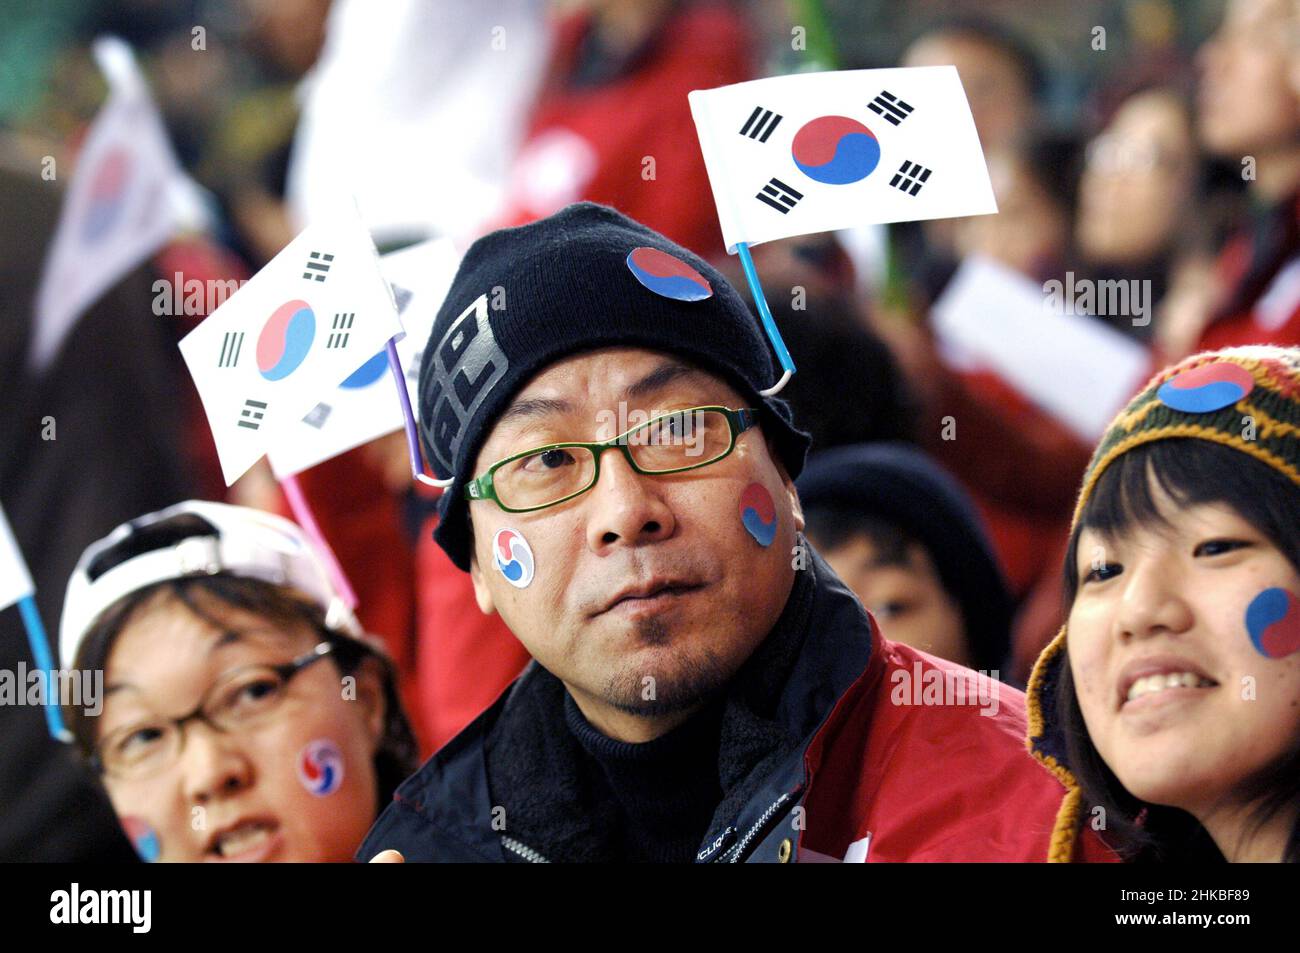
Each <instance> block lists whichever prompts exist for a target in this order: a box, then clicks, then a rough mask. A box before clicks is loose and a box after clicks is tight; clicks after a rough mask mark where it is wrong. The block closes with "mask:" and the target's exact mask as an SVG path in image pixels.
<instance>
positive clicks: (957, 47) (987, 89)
mask: <svg viewBox="0 0 1300 953" xmlns="http://www.w3.org/2000/svg"><path fill="white" fill-rule="evenodd" d="M899 65H901V66H955V67H957V75H958V76H960V77H961V84H962V88H963V89H965V90H966V99H967V101H968V102H969V103H970V111H971V115H972V116H973V117H974V119H975V128H976V130H977V131H978V132H979V136H980V144H981V145H983V146H984V151H985V152H991V151H996V150H998V149H1003V148H1006V147H1007V146H1011V145H1013V144H1014V143H1015V142H1016V140H1018V139H1020V138H1021V137H1023V136H1024V134H1025V133H1026V132H1027V131H1029V130H1030V129H1031V128H1033V127H1034V126H1036V125H1037V124H1038V123H1039V121H1040V104H1041V99H1042V97H1043V94H1044V91H1045V88H1046V85H1047V84H1046V77H1045V74H1044V72H1043V68H1042V65H1041V64H1040V62H1039V59H1038V56H1037V54H1036V53H1035V52H1034V51H1033V49H1032V48H1031V47H1030V46H1029V44H1028V43H1027V42H1026V41H1025V40H1024V39H1023V38H1022V37H1020V36H1018V35H1017V34H1016V33H1015V32H1014V31H1012V30H1011V29H1010V28H1008V27H1006V26H1004V25H1003V24H1001V23H998V22H997V21H995V20H990V19H984V18H981V17H961V18H953V19H950V20H946V21H944V22H941V23H939V24H937V25H935V26H933V27H931V28H929V29H928V30H926V31H925V32H924V33H922V34H921V35H920V36H919V37H918V38H917V39H915V40H914V41H913V42H912V44H911V45H910V46H909V47H908V48H907V52H906V53H904V54H903V58H902V61H901V63H900V64H899Z"/></svg>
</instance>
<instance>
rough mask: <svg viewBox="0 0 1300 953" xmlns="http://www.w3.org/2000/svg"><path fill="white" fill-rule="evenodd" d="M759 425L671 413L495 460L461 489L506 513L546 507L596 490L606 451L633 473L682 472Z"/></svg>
mask: <svg viewBox="0 0 1300 953" xmlns="http://www.w3.org/2000/svg"><path fill="white" fill-rule="evenodd" d="M757 423H758V411H757V410H755V409H754V408H752V407H745V408H742V409H740V410H732V409H731V408H730V407H721V406H707V407H688V408H686V409H684V410H675V411H673V412H672V413H668V414H662V415H660V416H658V417H654V418H651V419H650V420H647V421H646V422H645V423H643V424H638V425H637V426H635V427H632V428H631V429H629V430H626V431H624V432H623V433H621V434H619V435H618V436H617V437H613V438H611V439H609V440H605V441H602V442H599V443H581V442H571V443H551V444H547V445H546V446H543V447H533V448H532V449H531V450H525V451H523V452H522V453H516V454H513V455H511V456H509V457H506V458H505V459H504V460H498V461H497V462H496V463H494V464H492V466H491V467H489V468H488V471H487V473H484V474H483V475H482V476H480V477H477V478H476V479H474V480H471V481H470V482H469V483H467V484H466V485H465V498H466V499H467V500H492V501H493V502H495V503H496V505H497V506H499V507H501V509H503V510H505V511H506V512H507V513H529V512H532V511H533V510H541V509H545V508H546V507H548V506H555V505H556V504H558V503H563V502H565V501H566V500H571V499H573V498H574V497H575V496H579V495H580V494H582V493H586V492H587V491H588V490H590V489H591V488H592V487H593V486H595V485H596V481H597V480H598V479H600V458H601V455H602V454H603V453H604V452H605V451H606V450H612V449H615V448H617V449H618V450H619V451H621V452H622V454H623V458H624V459H625V460H627V462H628V465H629V466H630V467H631V468H632V469H633V470H635V471H636V472H637V473H646V474H662V473H681V472H682V471H684V470H695V469H698V468H699V467H706V466H708V465H709V464H710V463H717V462H718V461H719V460H721V459H722V458H723V457H725V456H727V454H729V453H731V451H732V450H734V449H735V447H736V440H737V438H738V437H739V436H740V435H741V434H742V433H744V432H745V431H746V430H748V429H749V428H751V427H753V426H755V425H756V424H757Z"/></svg>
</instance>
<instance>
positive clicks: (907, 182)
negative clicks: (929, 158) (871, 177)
mask: <svg viewBox="0 0 1300 953" xmlns="http://www.w3.org/2000/svg"><path fill="white" fill-rule="evenodd" d="M929 178H930V170H929V169H927V168H926V167H925V166H923V165H921V164H920V163H918V162H908V161H907V160H906V159H904V160H903V164H902V165H900V166H899V167H898V171H897V172H895V173H894V177H893V178H892V179H890V180H889V184H890V185H892V186H893V187H894V188H896V189H898V190H899V191H900V192H906V193H907V194H908V195H915V194H916V193H917V192H919V191H921V186H923V185H925V183H926V180H927V179H929Z"/></svg>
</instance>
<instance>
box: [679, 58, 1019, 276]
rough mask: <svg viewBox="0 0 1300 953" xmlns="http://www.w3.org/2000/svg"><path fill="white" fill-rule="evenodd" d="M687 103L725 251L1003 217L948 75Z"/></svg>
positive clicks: (825, 79) (792, 83)
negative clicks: (860, 229) (860, 228)
mask: <svg viewBox="0 0 1300 953" xmlns="http://www.w3.org/2000/svg"><path fill="white" fill-rule="evenodd" d="M689 98H690V104H691V114H692V116H693V117H694V119H695V127H696V131H697V132H698V134H699V138H700V148H701V150H702V151H703V153H704V164H705V167H706V168H707V170H708V173H709V183H710V185H711V186H712V188H713V197H714V200H715V202H716V203H717V206H718V219H719V221H720V222H721V224H722V234H723V237H724V239H725V240H726V243H727V250H728V251H736V250H737V246H738V245H740V244H742V243H743V244H748V245H755V244H758V243H759V242H765V241H772V240H773V239H777V238H788V237H790V236H793V235H805V234H809V233H812V232H824V231H833V230H836V229H841V228H848V227H850V226H856V225H871V224H883V223H886V222H908V221H919V220H922V219H931V218H955V217H961V216H967V215H984V214H988V213H990V212H996V211H997V204H996V202H995V201H994V198H993V187H992V185H991V184H990V182H989V176H988V170H987V169H986V168H985V164H984V153H983V152H982V151H981V149H980V143H979V136H978V135H977V134H976V132H975V122H974V120H973V119H972V117H971V112H970V106H969V105H968V104H967V102H966V94H965V92H964V91H963V90H962V86H961V80H960V79H958V77H957V70H956V69H955V68H954V67H952V66H925V67H910V68H899V69H882V70H842V71H836V72H824V73H796V74H793V75H789V76H776V77H771V78H768V79H759V80H751V81H750V82H746V83H737V84H735V85H732V86H723V87H719V88H717V89H708V90H695V91H694V92H692V93H691V94H690V97H689ZM776 117H779V121H774V120H775V119H776ZM737 130H739V131H740V135H737V134H736V132H737ZM759 130H761V131H759Z"/></svg>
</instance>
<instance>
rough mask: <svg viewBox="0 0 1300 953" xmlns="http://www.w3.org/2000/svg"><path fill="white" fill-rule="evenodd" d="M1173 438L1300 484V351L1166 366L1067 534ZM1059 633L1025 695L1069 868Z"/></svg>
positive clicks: (1073, 812)
mask: <svg viewBox="0 0 1300 953" xmlns="http://www.w3.org/2000/svg"><path fill="white" fill-rule="evenodd" d="M1171 438H1190V439H1195V440H1208V441H1210V442H1212V443H1220V444H1223V445H1225V446H1229V447H1233V448H1235V449H1237V450H1240V451H1241V452H1242V453H1245V454H1249V455H1250V456H1252V457H1254V458H1255V459H1256V460H1260V461H1262V462H1264V463H1266V464H1268V465H1269V466H1271V467H1272V468H1273V469H1275V470H1277V471H1278V472H1279V473H1283V474H1285V475H1286V476H1287V477H1288V478H1289V479H1290V480H1291V481H1292V482H1294V483H1295V484H1296V485H1297V486H1300V348H1280V347H1271V346H1266V345H1257V346H1251V347H1236V348H1227V349H1225V350H1222V351H1207V352H1205V353H1203V354H1196V355H1194V356H1192V357H1189V358H1187V359H1186V360H1184V361H1182V362H1181V363H1179V364H1175V365H1173V366H1172V367H1167V368H1165V369H1164V370H1163V371H1161V372H1160V373H1159V374H1157V375H1156V376H1155V377H1153V378H1152V379H1151V381H1150V382H1149V383H1148V384H1147V385H1146V387H1144V388H1143V389H1142V391H1141V393H1139V394H1138V395H1137V396H1136V397H1134V398H1133V400H1131V401H1130V402H1129V404H1128V406H1127V407H1125V408H1124V409H1123V410H1122V411H1120V413H1119V415H1118V416H1117V417H1116V418H1115V419H1114V420H1113V421H1112V422H1111V425H1110V427H1109V428H1108V429H1107V430H1106V434H1105V436H1103V437H1102V438H1101V443H1100V444H1099V445H1098V446H1097V451H1096V452H1095V453H1094V454H1093V456H1092V461H1091V462H1090V463H1089V464H1088V469H1087V471H1086V472H1085V473H1084V477H1083V487H1082V488H1081V489H1080V491H1079V500H1078V503H1076V504H1075V508H1074V519H1073V520H1072V521H1071V526H1070V529H1071V533H1073V531H1074V528H1075V527H1076V526H1078V524H1079V519H1080V517H1081V516H1082V514H1083V511H1084V508H1085V507H1086V506H1087V504H1088V500H1089V499H1090V498H1091V496H1092V491H1093V488H1094V487H1096V485H1097V481H1098V480H1100V479H1101V476H1102V474H1103V473H1105V472H1106V468H1107V467H1109V466H1110V465H1111V464H1112V463H1114V462H1115V460H1117V459H1118V458H1119V457H1120V456H1122V455H1123V454H1125V453H1128V452H1129V451H1130V450H1132V449H1133V448H1134V447H1140V446H1142V445H1143V444H1148V443H1154V442H1155V441H1157V440H1168V439H1171ZM1065 638H1066V630H1065V626H1061V630H1060V632H1058V633H1057V635H1056V638H1054V639H1053V640H1052V641H1051V643H1050V644H1049V645H1048V646H1047V648H1045V649H1043V652H1042V654H1041V655H1040V656H1039V657H1038V661H1037V663H1036V664H1035V665H1034V671H1033V674H1032V675H1031V676H1030V678H1029V687H1028V689H1027V690H1026V694H1027V696H1028V698H1027V703H1028V709H1029V712H1028V713H1029V736H1028V738H1027V745H1028V748H1029V752H1030V754H1032V755H1033V756H1034V757H1035V758H1036V759H1037V760H1038V761H1039V762H1041V763H1042V764H1043V765H1044V766H1046V767H1047V769H1048V770H1049V771H1051V772H1052V774H1054V775H1055V776H1056V777H1057V778H1058V779H1059V780H1060V781H1061V783H1062V784H1064V785H1065V787H1066V789H1067V792H1068V793H1067V794H1066V796H1065V800H1064V801H1063V802H1062V804H1061V808H1060V811H1059V812H1058V814H1057V818H1056V827H1055V829H1054V830H1053V832H1052V840H1051V846H1050V848H1049V852H1048V858H1047V859H1048V860H1049V861H1069V860H1070V859H1072V857H1073V854H1074V846H1075V841H1076V839H1077V837H1078V829H1079V823H1080V821H1081V815H1082V807H1083V805H1082V794H1081V792H1080V790H1079V785H1078V782H1077V781H1075V779H1074V775H1073V774H1071V772H1070V769H1069V767H1068V765H1067V764H1066V758H1065V752H1066V749H1065V739H1064V737H1062V735H1061V733H1060V719H1059V713H1058V712H1057V710H1056V707H1057V706H1056V694H1057V686H1058V684H1059V683H1060V677H1061V673H1062V671H1063V667H1064V665H1065V662H1066V655H1065V652H1064V651H1062V650H1063V649H1064V648H1065Z"/></svg>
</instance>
